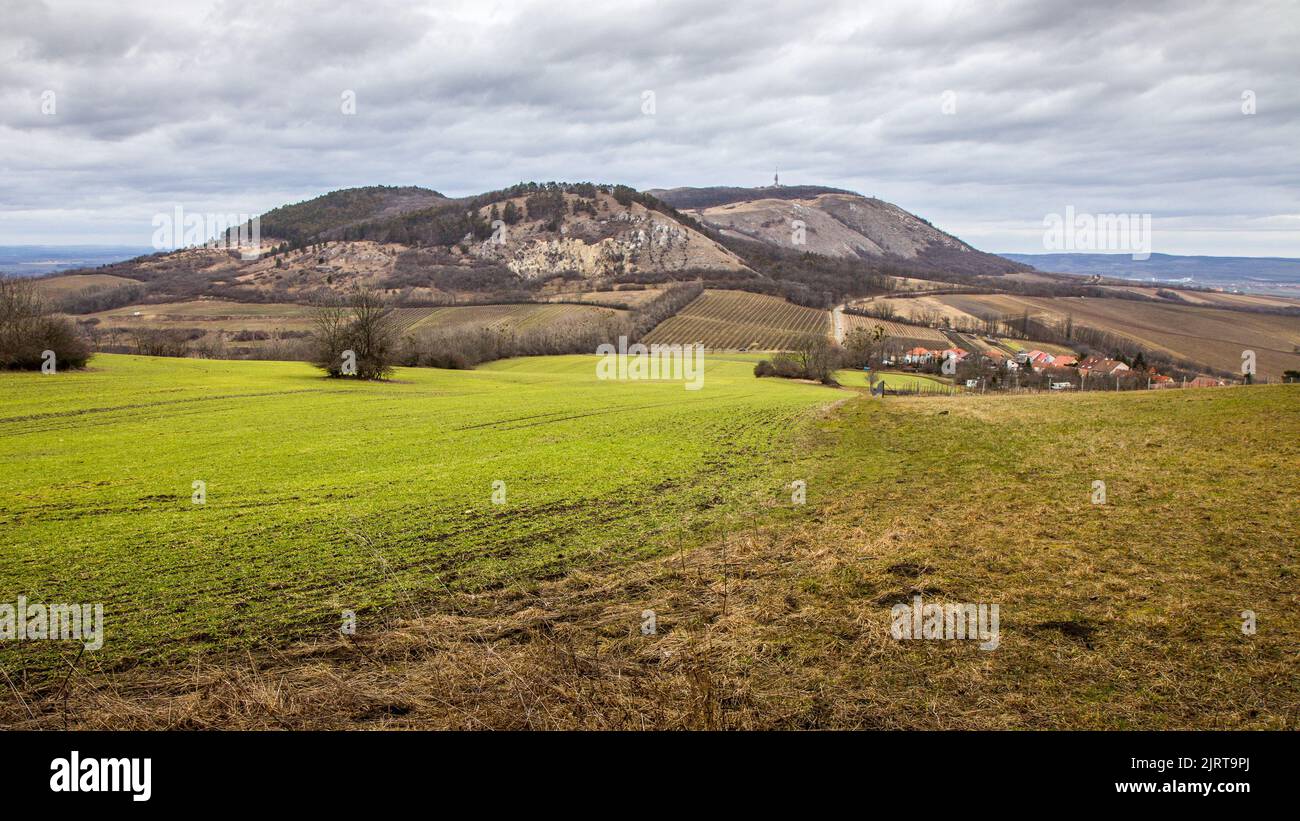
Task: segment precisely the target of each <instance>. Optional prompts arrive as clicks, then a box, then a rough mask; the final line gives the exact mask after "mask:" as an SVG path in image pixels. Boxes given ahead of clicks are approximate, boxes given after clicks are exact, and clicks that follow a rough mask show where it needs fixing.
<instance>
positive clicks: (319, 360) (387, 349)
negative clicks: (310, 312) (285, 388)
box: [312, 288, 398, 379]
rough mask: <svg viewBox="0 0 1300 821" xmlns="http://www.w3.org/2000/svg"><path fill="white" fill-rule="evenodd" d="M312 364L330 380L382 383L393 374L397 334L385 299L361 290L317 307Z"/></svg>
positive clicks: (370, 291)
mask: <svg viewBox="0 0 1300 821" xmlns="http://www.w3.org/2000/svg"><path fill="white" fill-rule="evenodd" d="M314 322H315V326H316V333H315V336H314V337H313V346H312V362H313V363H314V364H315V365H316V367H318V368H320V369H321V370H323V371H325V372H326V373H327V374H329V375H330V376H335V377H338V376H355V377H357V378H359V379H383V378H384V377H386V376H387V375H388V374H389V373H391V372H392V370H393V364H394V362H395V361H396V356H397V341H398V332H397V325H396V323H395V322H394V321H393V316H392V314H391V312H390V310H389V308H388V306H387V304H385V302H384V298H383V296H382V295H381V294H380V293H379V292H377V291H373V290H365V289H362V288H358V289H356V290H354V291H352V292H351V293H349V294H346V295H344V296H342V297H324V298H322V299H321V300H320V301H319V302H318V303H317V305H316V310H315V316H314Z"/></svg>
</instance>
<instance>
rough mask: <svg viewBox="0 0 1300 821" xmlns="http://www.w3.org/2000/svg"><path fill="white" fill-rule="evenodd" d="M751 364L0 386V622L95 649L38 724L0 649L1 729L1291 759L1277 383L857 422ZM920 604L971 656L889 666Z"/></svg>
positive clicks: (1008, 400) (37, 679)
mask: <svg viewBox="0 0 1300 821" xmlns="http://www.w3.org/2000/svg"><path fill="white" fill-rule="evenodd" d="M758 358H760V357H758V356H757V355H749V354H747V355H732V356H727V357H712V358H710V360H709V367H708V371H707V378H706V382H705V387H704V389H703V390H700V391H698V392H690V391H685V390H683V388H682V385H681V384H680V383H651V382H633V383H628V382H621V383H620V382H598V381H596V380H595V379H594V378H593V376H594V359H593V358H592V357H582V356H573V357H551V358H532V359H516V360H507V361H503V362H499V363H495V364H494V365H492V366H490V367H484V368H482V369H481V370H478V371H470V372H465V371H437V370H400V371H398V373H397V375H396V379H395V381H393V382H389V383H382V384H374V383H371V384H365V383H354V382H343V381H331V380H326V379H323V378H322V377H320V376H317V375H316V374H315V372H313V371H312V370H311V369H310V368H308V367H306V366H304V365H298V364H290V363H272V362H216V361H204V360H189V359H148V358H139V357H127V356H100V357H97V358H96V359H94V360H93V361H92V368H91V369H90V370H88V371H86V372H82V373H70V374H61V375H58V376H41V375H36V374H12V373H10V374H0V523H2V524H3V527H4V529H3V534H4V544H3V548H4V554H3V555H4V557H5V561H4V563H3V564H2V565H0V603H4V602H13V601H14V600H15V599H16V597H17V596H19V595H22V596H26V597H27V598H28V600H29V601H37V602H54V603H63V602H92V603H93V602H102V603H103V604H104V609H105V621H106V633H107V638H106V641H105V645H104V648H103V649H102V650H100V651H98V652H95V653H86V654H85V658H83V659H81V660H80V661H79V662H78V666H77V667H76V670H77V675H75V676H72V677H71V680H70V683H69V685H68V687H69V691H70V692H71V698H70V699H69V700H68V706H67V711H66V712H65V703H64V701H63V700H62V699H60V698H59V695H60V693H61V692H62V680H63V676H64V675H66V671H67V670H69V669H71V668H70V665H71V664H72V663H73V662H74V661H77V660H76V658H75V657H76V647H75V645H73V644H71V643H69V642H38V641H27V642H5V643H3V644H0V671H3V672H4V675H5V676H7V677H8V680H7V681H5V680H4V679H0V725H2V726H15V727H51V728H57V727H61V726H63V725H64V722H65V721H66V722H68V724H69V726H75V727H86V728H110V727H116V728H123V727H134V728H158V727H190V728H202V727H225V728H241V727H242V728H269V727H278V728H348V727H351V728H357V727H375V726H394V727H427V728H452V727H456V728H466V727H502V728H523V727H533V728H536V727H578V728H588V729H596V728H610V727H624V728H641V729H644V728H647V727H661V728H750V729H753V728H781V729H793V728H809V727H841V728H878V729H889V728H927V729H1008V728H1062V729H1063V728H1071V729H1080V728H1112V729H1125V728H1130V729H1131V728H1291V729H1294V728H1295V727H1296V726H1297V724H1296V722H1297V713H1296V705H1297V704H1300V678H1297V676H1296V675H1295V669H1296V668H1295V664H1296V661H1295V648H1296V647H1297V646H1300V644H1298V643H1297V642H1298V641H1300V638H1298V637H1300V612H1298V611H1297V609H1296V606H1295V603H1296V601H1295V600H1296V589H1297V588H1296V579H1297V575H1298V574H1300V541H1298V540H1297V530H1296V524H1295V523H1296V521H1297V516H1300V501H1298V500H1297V497H1296V494H1295V488H1296V486H1297V482H1298V481H1300V479H1298V478H1297V477H1298V474H1297V465H1300V435H1298V434H1300V401H1297V400H1298V398H1300V387H1297V386H1258V387H1239V388H1210V389H1187V390H1179V391H1135V392H1132V393H1120V394H1076V395H1065V396H1051V397H1048V396H987V397H986V396H973V395H959V396H955V397H943V398H930V397H886V398H885V399H884V400H881V401H867V400H865V399H863V398H861V396H860V392H859V391H852V390H832V389H828V388H824V387H820V386H815V385H809V384H805V383H800V382H792V381H785V380H780V379H755V378H754V377H753V376H752V370H753V365H754V362H755V361H756V360H757V359H758ZM845 381H846V382H847V381H849V380H848V379H846V380H845ZM832 405H833V406H834V407H833V408H831V407H828V406H832ZM195 479H202V480H204V481H206V482H207V483H208V486H207V492H208V498H207V503H206V504H205V505H202V506H197V505H194V504H193V503H192V502H191V499H190V494H191V482H192V481H194V480H195ZM497 479H499V480H503V481H505V482H506V483H507V504H506V505H504V506H494V505H493V504H492V502H491V483H492V482H493V480H497ZM795 479H804V480H806V482H807V504H805V505H798V506H796V505H792V504H791V503H790V501H791V500H790V490H789V487H788V485H789V483H790V482H791V481H793V480H795ZM1098 480H1100V481H1103V482H1105V484H1106V489H1107V495H1108V498H1107V500H1106V502H1105V504H1102V505H1098V504H1093V502H1092V500H1091V498H1090V497H1091V494H1092V492H1093V482H1095V481H1098ZM914 596H922V597H924V599H925V600H926V601H927V602H980V603H989V604H997V605H998V606H999V607H1000V608H1001V637H1000V645H999V647H998V648H997V649H996V650H994V651H990V652H985V651H983V650H981V649H979V648H978V647H977V646H975V645H974V644H972V643H970V642H962V641H917V642H899V641H897V640H895V639H894V638H892V637H891V635H890V608H891V607H892V606H893V605H894V604H897V603H905V602H907V601H909V600H910V599H911V598H912V597H914ZM647 608H649V609H653V610H654V611H655V612H656V613H658V618H659V628H658V633H656V634H654V635H650V636H647V635H644V634H643V633H642V632H641V630H640V629H639V624H640V619H641V617H642V613H643V611H644V610H645V609H647ZM344 610H355V611H357V613H358V616H359V620H358V633H357V635H356V637H355V639H354V640H345V639H343V638H342V637H341V636H339V635H338V632H337V628H338V626H339V624H340V617H341V614H342V612H343V611H344ZM1247 610H1248V611H1251V612H1253V613H1255V614H1256V615H1257V617H1258V631H1257V632H1256V633H1253V634H1246V633H1243V631H1242V630H1241V625H1242V617H1241V614H1242V613H1243V611H1247ZM10 682H13V683H14V684H12V685H11V684H10ZM11 693H12V694H16V697H13V698H11V697H10V694H11ZM521 699H523V700H524V702H525V703H526V704H528V705H536V709H532V708H529V709H524V710H521V709H520V704H521Z"/></svg>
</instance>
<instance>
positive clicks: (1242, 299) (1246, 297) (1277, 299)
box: [1106, 285, 1300, 308]
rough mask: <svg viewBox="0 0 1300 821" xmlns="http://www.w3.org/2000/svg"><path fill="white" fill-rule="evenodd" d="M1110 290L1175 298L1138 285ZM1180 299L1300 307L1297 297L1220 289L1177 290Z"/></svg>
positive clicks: (1235, 305) (1215, 304)
mask: <svg viewBox="0 0 1300 821" xmlns="http://www.w3.org/2000/svg"><path fill="white" fill-rule="evenodd" d="M1106 290H1108V291H1127V292H1128V293H1133V294H1139V295H1141V296H1144V297H1147V298H1148V299H1161V300H1162V301H1169V302H1172V301H1173V300H1163V298H1162V297H1159V296H1157V295H1156V292H1157V291H1159V290H1165V289H1161V288H1149V287H1145V286H1137V285H1115V286H1107V287H1106ZM1174 293H1176V294H1178V297H1179V299H1181V300H1182V301H1183V302H1186V303H1188V304H1190V305H1201V306H1204V307H1207V308H1300V299H1296V298H1295V297H1285V296H1274V295H1272V294H1227V293H1221V292H1219V291H1182V290H1175V291H1174Z"/></svg>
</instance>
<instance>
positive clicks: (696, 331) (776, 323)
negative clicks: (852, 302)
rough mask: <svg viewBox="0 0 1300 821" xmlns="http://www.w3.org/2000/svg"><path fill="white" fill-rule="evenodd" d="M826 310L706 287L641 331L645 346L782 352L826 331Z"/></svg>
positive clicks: (827, 327) (767, 297)
mask: <svg viewBox="0 0 1300 821" xmlns="http://www.w3.org/2000/svg"><path fill="white" fill-rule="evenodd" d="M830 316H831V315H830V312H829V311H821V310H818V309H816V308H806V307H804V306H802V305H795V304H794V303H791V302H787V301H785V300H784V299H780V298H779V297H773V296H766V295H764V294H751V293H749V292H747V291H713V290H710V291H705V292H704V293H702V294H700V296H698V297H697V298H696V299H695V300H693V301H692V302H691V303H690V304H689V305H687V306H686V307H685V308H683V309H682V310H681V311H679V312H678V313H677V315H676V316H672V317H669V318H668V319H666V320H664V321H663V322H661V323H660V324H659V325H658V327H656V328H655V329H654V330H653V331H651V332H650V333H649V334H647V335H646V337H645V339H643V340H642V341H643V342H645V343H646V344H654V343H660V344H667V345H673V344H681V345H691V344H694V343H697V342H699V343H702V344H703V345H704V347H705V348H707V349H710V350H738V349H742V348H745V349H750V350H769V351H770V350H781V349H788V348H791V347H793V346H794V345H795V344H797V342H798V341H799V340H800V339H801V338H803V337H805V336H808V335H809V334H814V335H827V336H828V335H829V334H830V332H831V318H830Z"/></svg>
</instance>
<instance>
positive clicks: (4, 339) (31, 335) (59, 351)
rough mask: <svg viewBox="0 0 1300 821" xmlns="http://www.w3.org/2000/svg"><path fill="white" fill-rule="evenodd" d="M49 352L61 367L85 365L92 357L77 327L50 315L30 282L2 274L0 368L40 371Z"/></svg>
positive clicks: (68, 321) (0, 281)
mask: <svg viewBox="0 0 1300 821" xmlns="http://www.w3.org/2000/svg"><path fill="white" fill-rule="evenodd" d="M47 351H52V352H53V354H54V362H55V363H56V367H57V368H58V369H63V368H82V367H85V365H86V360H87V359H89V358H90V346H89V345H87V344H86V341H85V340H84V339H82V338H81V336H80V335H79V334H78V333H77V329H76V326H75V325H73V324H72V321H71V320H69V319H67V318H66V317H59V316H55V315H53V314H51V313H50V312H49V310H48V309H47V308H46V307H45V304H44V302H43V301H42V300H41V298H40V294H39V293H38V292H37V290H36V288H35V286H34V285H33V284H32V283H31V282H30V281H28V280H25V279H18V278H16V277H5V276H0V369H16V370H39V369H40V368H41V366H42V365H43V364H44V363H45V362H46V361H47V354H46V352H47Z"/></svg>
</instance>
